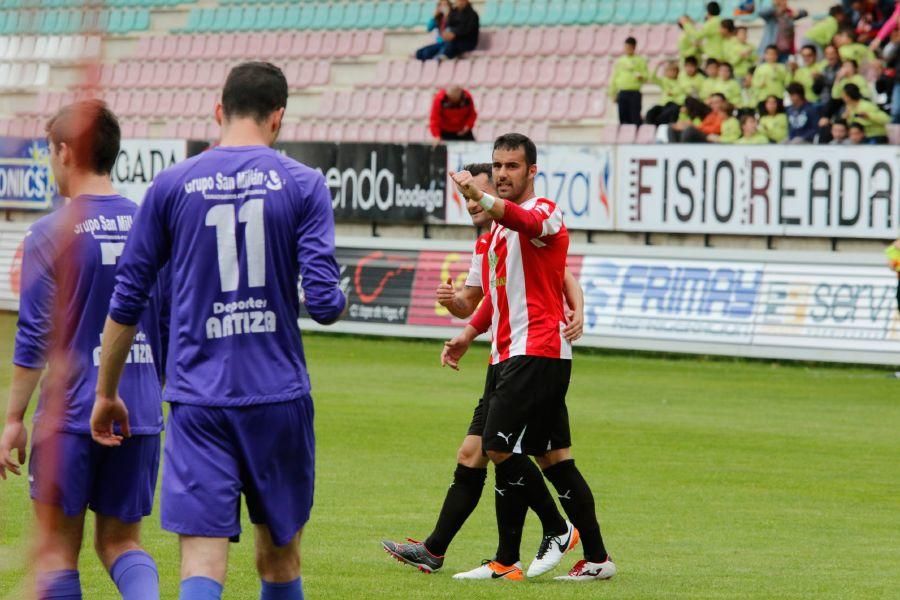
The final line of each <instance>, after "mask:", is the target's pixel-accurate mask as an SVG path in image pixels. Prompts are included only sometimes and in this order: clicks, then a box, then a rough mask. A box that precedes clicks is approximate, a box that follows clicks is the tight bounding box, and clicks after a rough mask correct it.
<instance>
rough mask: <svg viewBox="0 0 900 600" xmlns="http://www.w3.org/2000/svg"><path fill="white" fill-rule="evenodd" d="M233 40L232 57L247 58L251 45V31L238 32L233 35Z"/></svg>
mask: <svg viewBox="0 0 900 600" xmlns="http://www.w3.org/2000/svg"><path fill="white" fill-rule="evenodd" d="M232 37H233V42H232V46H231V54H230V56H231V58H236V59H237V58H245V57H247V56H248V49H249V47H250V34H249V33H236V34H234V35H233V36H232Z"/></svg>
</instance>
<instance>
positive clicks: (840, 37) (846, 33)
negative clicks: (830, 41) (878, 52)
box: [834, 27, 875, 65]
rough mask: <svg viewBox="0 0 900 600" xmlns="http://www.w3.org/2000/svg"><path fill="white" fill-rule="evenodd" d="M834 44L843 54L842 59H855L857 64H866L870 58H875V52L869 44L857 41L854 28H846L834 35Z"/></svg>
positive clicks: (839, 52)
mask: <svg viewBox="0 0 900 600" xmlns="http://www.w3.org/2000/svg"><path fill="white" fill-rule="evenodd" d="M834 45H835V46H836V47H837V49H838V54H840V55H841V60H842V61H846V60H853V61H856V64H857V65H864V64H866V63H867V62H869V61H870V60H875V53H874V52H872V50H870V49H869V47H868V46H866V45H864V44H860V43H858V42H857V41H856V34H855V33H854V32H853V30H852V29H849V28H846V27H845V28H844V29H841V30H840V31H838V32H837V35H835V36H834Z"/></svg>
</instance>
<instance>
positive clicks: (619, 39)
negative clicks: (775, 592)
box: [609, 27, 641, 56]
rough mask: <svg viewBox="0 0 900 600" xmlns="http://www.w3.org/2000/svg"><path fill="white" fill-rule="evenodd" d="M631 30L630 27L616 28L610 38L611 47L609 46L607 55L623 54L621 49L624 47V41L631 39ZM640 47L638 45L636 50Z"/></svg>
mask: <svg viewBox="0 0 900 600" xmlns="http://www.w3.org/2000/svg"><path fill="white" fill-rule="evenodd" d="M631 35H632V29H631V27H616V29H615V31H614V32H613V37H612V45H611V46H610V49H609V53H610V54H611V55H613V56H622V53H623V52H624V49H623V47H624V46H625V40H626V39H628V38H629V37H631ZM640 47H641V46H640V45H638V48H640Z"/></svg>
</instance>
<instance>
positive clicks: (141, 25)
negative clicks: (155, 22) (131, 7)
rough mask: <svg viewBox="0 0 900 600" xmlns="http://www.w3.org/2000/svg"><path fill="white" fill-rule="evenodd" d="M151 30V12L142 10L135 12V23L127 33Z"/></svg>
mask: <svg viewBox="0 0 900 600" xmlns="http://www.w3.org/2000/svg"><path fill="white" fill-rule="evenodd" d="M148 29H150V11H149V10H148V9H146V8H140V9H138V10H136V11H134V23H133V24H132V26H131V27H130V28H128V29H126V31H147V30H148Z"/></svg>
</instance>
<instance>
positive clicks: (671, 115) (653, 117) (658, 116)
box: [646, 102, 681, 125]
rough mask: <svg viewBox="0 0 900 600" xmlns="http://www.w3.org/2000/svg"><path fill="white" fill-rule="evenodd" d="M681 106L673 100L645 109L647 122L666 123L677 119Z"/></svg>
mask: <svg viewBox="0 0 900 600" xmlns="http://www.w3.org/2000/svg"><path fill="white" fill-rule="evenodd" d="M680 112H681V107H680V106H678V105H677V104H675V103H674V102H668V103H666V104H662V105H657V106H654V107H653V108H651V109H650V110H648V111H647V119H646V120H647V122H648V123H650V124H651V125H667V124H669V123H674V122H675V121H677V120H678V114H679V113H680Z"/></svg>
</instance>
